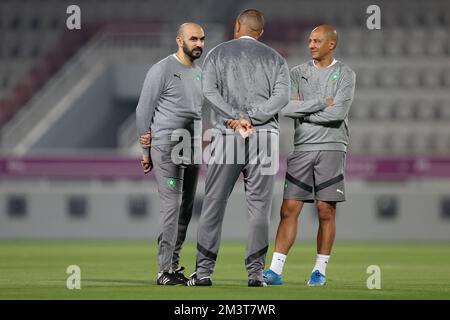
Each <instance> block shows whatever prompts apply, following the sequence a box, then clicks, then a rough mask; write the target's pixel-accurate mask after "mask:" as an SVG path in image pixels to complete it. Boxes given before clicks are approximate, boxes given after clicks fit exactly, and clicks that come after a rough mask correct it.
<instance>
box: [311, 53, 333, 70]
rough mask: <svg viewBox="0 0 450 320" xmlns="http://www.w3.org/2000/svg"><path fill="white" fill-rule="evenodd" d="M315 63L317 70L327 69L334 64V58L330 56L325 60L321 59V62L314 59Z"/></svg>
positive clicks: (324, 58)
mask: <svg viewBox="0 0 450 320" xmlns="http://www.w3.org/2000/svg"><path fill="white" fill-rule="evenodd" d="M313 61H314V65H315V66H316V67H317V68H326V67H328V66H329V65H330V64H332V63H333V61H334V58H333V56H332V55H329V56H326V57H323V58H322V59H320V60H317V59H313Z"/></svg>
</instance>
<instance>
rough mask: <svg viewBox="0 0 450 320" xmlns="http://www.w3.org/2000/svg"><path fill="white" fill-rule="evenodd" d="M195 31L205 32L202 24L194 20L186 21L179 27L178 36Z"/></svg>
mask: <svg viewBox="0 0 450 320" xmlns="http://www.w3.org/2000/svg"><path fill="white" fill-rule="evenodd" d="M194 32H203V29H202V27H201V26H200V25H198V24H196V23H194V22H186V23H183V24H181V25H180V26H179V27H178V32H177V37H181V38H182V37H183V36H184V35H186V34H187V33H194Z"/></svg>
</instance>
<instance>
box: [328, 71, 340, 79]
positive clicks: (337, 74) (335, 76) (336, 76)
mask: <svg viewBox="0 0 450 320" xmlns="http://www.w3.org/2000/svg"><path fill="white" fill-rule="evenodd" d="M330 79H331V80H334V81H336V80H339V72H333V73H332V74H331V75H330Z"/></svg>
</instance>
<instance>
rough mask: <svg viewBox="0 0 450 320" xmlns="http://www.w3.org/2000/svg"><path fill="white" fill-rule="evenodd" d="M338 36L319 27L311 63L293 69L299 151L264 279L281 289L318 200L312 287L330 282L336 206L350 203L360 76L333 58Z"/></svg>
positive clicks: (291, 112)
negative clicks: (308, 209) (348, 161)
mask: <svg viewBox="0 0 450 320" xmlns="http://www.w3.org/2000/svg"><path fill="white" fill-rule="evenodd" d="M337 41H338V39H337V32H336V30H335V29H334V28H333V27H331V26H329V25H321V26H318V27H317V28H315V29H314V30H313V31H312V32H311V35H310V38H309V49H310V52H311V56H312V60H311V61H309V62H306V63H304V64H302V65H299V66H297V67H295V68H293V69H292V70H291V89H292V98H293V99H294V100H291V101H290V102H289V104H288V105H287V106H286V107H285V108H284V109H283V110H282V114H283V115H285V116H287V117H290V118H293V119H294V120H295V138H294V151H293V152H292V153H291V154H290V155H289V156H288V160H287V173H286V182H285V190H284V196H283V203H282V206H281V210H280V211H281V212H280V216H281V221H280V224H279V226H278V231H277V235H276V240H275V252H274V254H273V258H272V263H271V265H270V269H268V270H267V271H265V272H264V280H265V281H266V282H267V284H270V285H281V284H282V278H281V273H282V270H283V266H284V263H285V261H286V257H287V254H288V252H289V249H290V248H291V246H292V245H293V244H294V241H295V238H296V236H297V222H298V216H299V215H300V212H301V210H302V208H303V204H304V203H305V202H314V200H315V201H316V206H317V211H318V215H319V229H318V232H317V256H316V263H315V265H314V267H313V269H312V273H311V276H310V278H309V281H308V286H322V285H325V283H326V273H325V272H326V267H327V264H328V260H329V258H330V254H331V249H332V246H333V242H334V238H335V233H336V222H335V218H336V203H337V202H342V201H345V189H344V174H345V157H346V152H347V145H348V142H349V132H348V118H347V116H348V112H349V110H350V105H351V103H352V101H353V95H354V91H355V73H354V72H353V71H352V70H351V69H350V68H349V67H348V66H347V65H345V64H344V63H342V62H340V61H337V60H336V59H334V58H333V50H334V49H335V48H336V45H337Z"/></svg>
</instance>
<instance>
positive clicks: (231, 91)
mask: <svg viewBox="0 0 450 320" xmlns="http://www.w3.org/2000/svg"><path fill="white" fill-rule="evenodd" d="M263 27H264V18H263V15H262V14H261V12H259V11H257V10H254V9H248V10H245V11H243V12H242V13H241V14H239V16H238V17H237V19H236V23H235V28H234V39H233V40H231V41H227V42H224V43H222V44H220V45H218V46H217V47H215V48H214V49H213V50H211V51H210V52H209V53H208V55H207V57H206V58H205V62H204V64H203V71H202V72H203V73H202V74H203V76H202V89H203V93H204V97H205V107H209V108H210V109H211V113H212V118H213V125H214V128H215V129H216V131H215V137H214V138H215V141H223V140H224V141H225V143H224V145H225V147H224V149H225V150H224V152H225V153H226V154H227V155H229V154H232V155H234V149H235V147H236V148H240V147H239V146H243V148H245V153H246V157H245V161H242V162H241V161H238V160H237V159H236V158H235V159H233V160H234V162H233V161H231V162H227V163H223V162H220V161H219V162H215V163H212V164H210V165H208V172H207V177H206V185H205V197H204V200H203V207H202V213H201V215H200V219H199V224H198V235H197V264H196V273H195V274H194V275H193V276H192V277H191V279H190V280H189V281H188V283H187V284H188V285H189V286H210V285H212V280H211V275H212V273H213V271H214V267H215V263H216V259H217V254H218V251H219V244H220V235H221V231H222V222H223V218H224V214H225V209H226V206H227V201H228V198H229V196H230V194H231V192H232V190H233V187H234V185H235V183H236V181H237V179H238V178H239V176H240V174H241V173H242V174H243V176H244V185H245V196H246V202H247V208H242V209H243V210H242V213H241V214H245V212H246V213H247V216H248V218H249V229H248V238H247V248H246V256H245V267H246V269H247V274H248V286H249V287H263V286H264V285H265V284H264V281H263V276H262V272H263V269H264V263H265V258H266V254H267V248H268V224H269V214H270V209H271V204H272V194H273V185H274V174H275V173H276V172H270V173H269V172H267V173H266V172H264V170H263V163H262V162H258V161H252V160H259V159H251V158H252V156H251V154H252V152H251V151H250V150H251V149H252V145H253V142H254V141H256V139H258V141H261V140H263V139H267V140H263V141H269V143H265V144H262V143H261V144H258V151H259V153H258V156H260V155H267V154H271V155H274V157H276V158H277V159H276V160H278V153H277V151H276V150H278V148H277V147H274V148H276V149H269V146H271V145H275V144H277V143H278V133H279V124H278V112H279V111H280V110H281V109H282V108H283V107H284V106H285V105H286V104H287V103H288V102H289V96H290V93H289V90H290V88H289V69H288V66H287V63H286V60H285V59H284V58H283V57H281V56H280V54H278V53H277V52H276V51H275V50H273V49H272V48H270V47H268V46H266V45H265V44H263V43H261V42H259V41H258V38H259V37H260V36H261V35H262V33H263ZM234 130H236V132H235V131H234ZM248 134H251V136H248ZM224 137H225V138H224ZM230 137H231V139H230ZM242 139H244V141H242ZM254 150H256V146H255V149H254ZM270 150H271V151H270ZM255 158H256V157H255Z"/></svg>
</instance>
